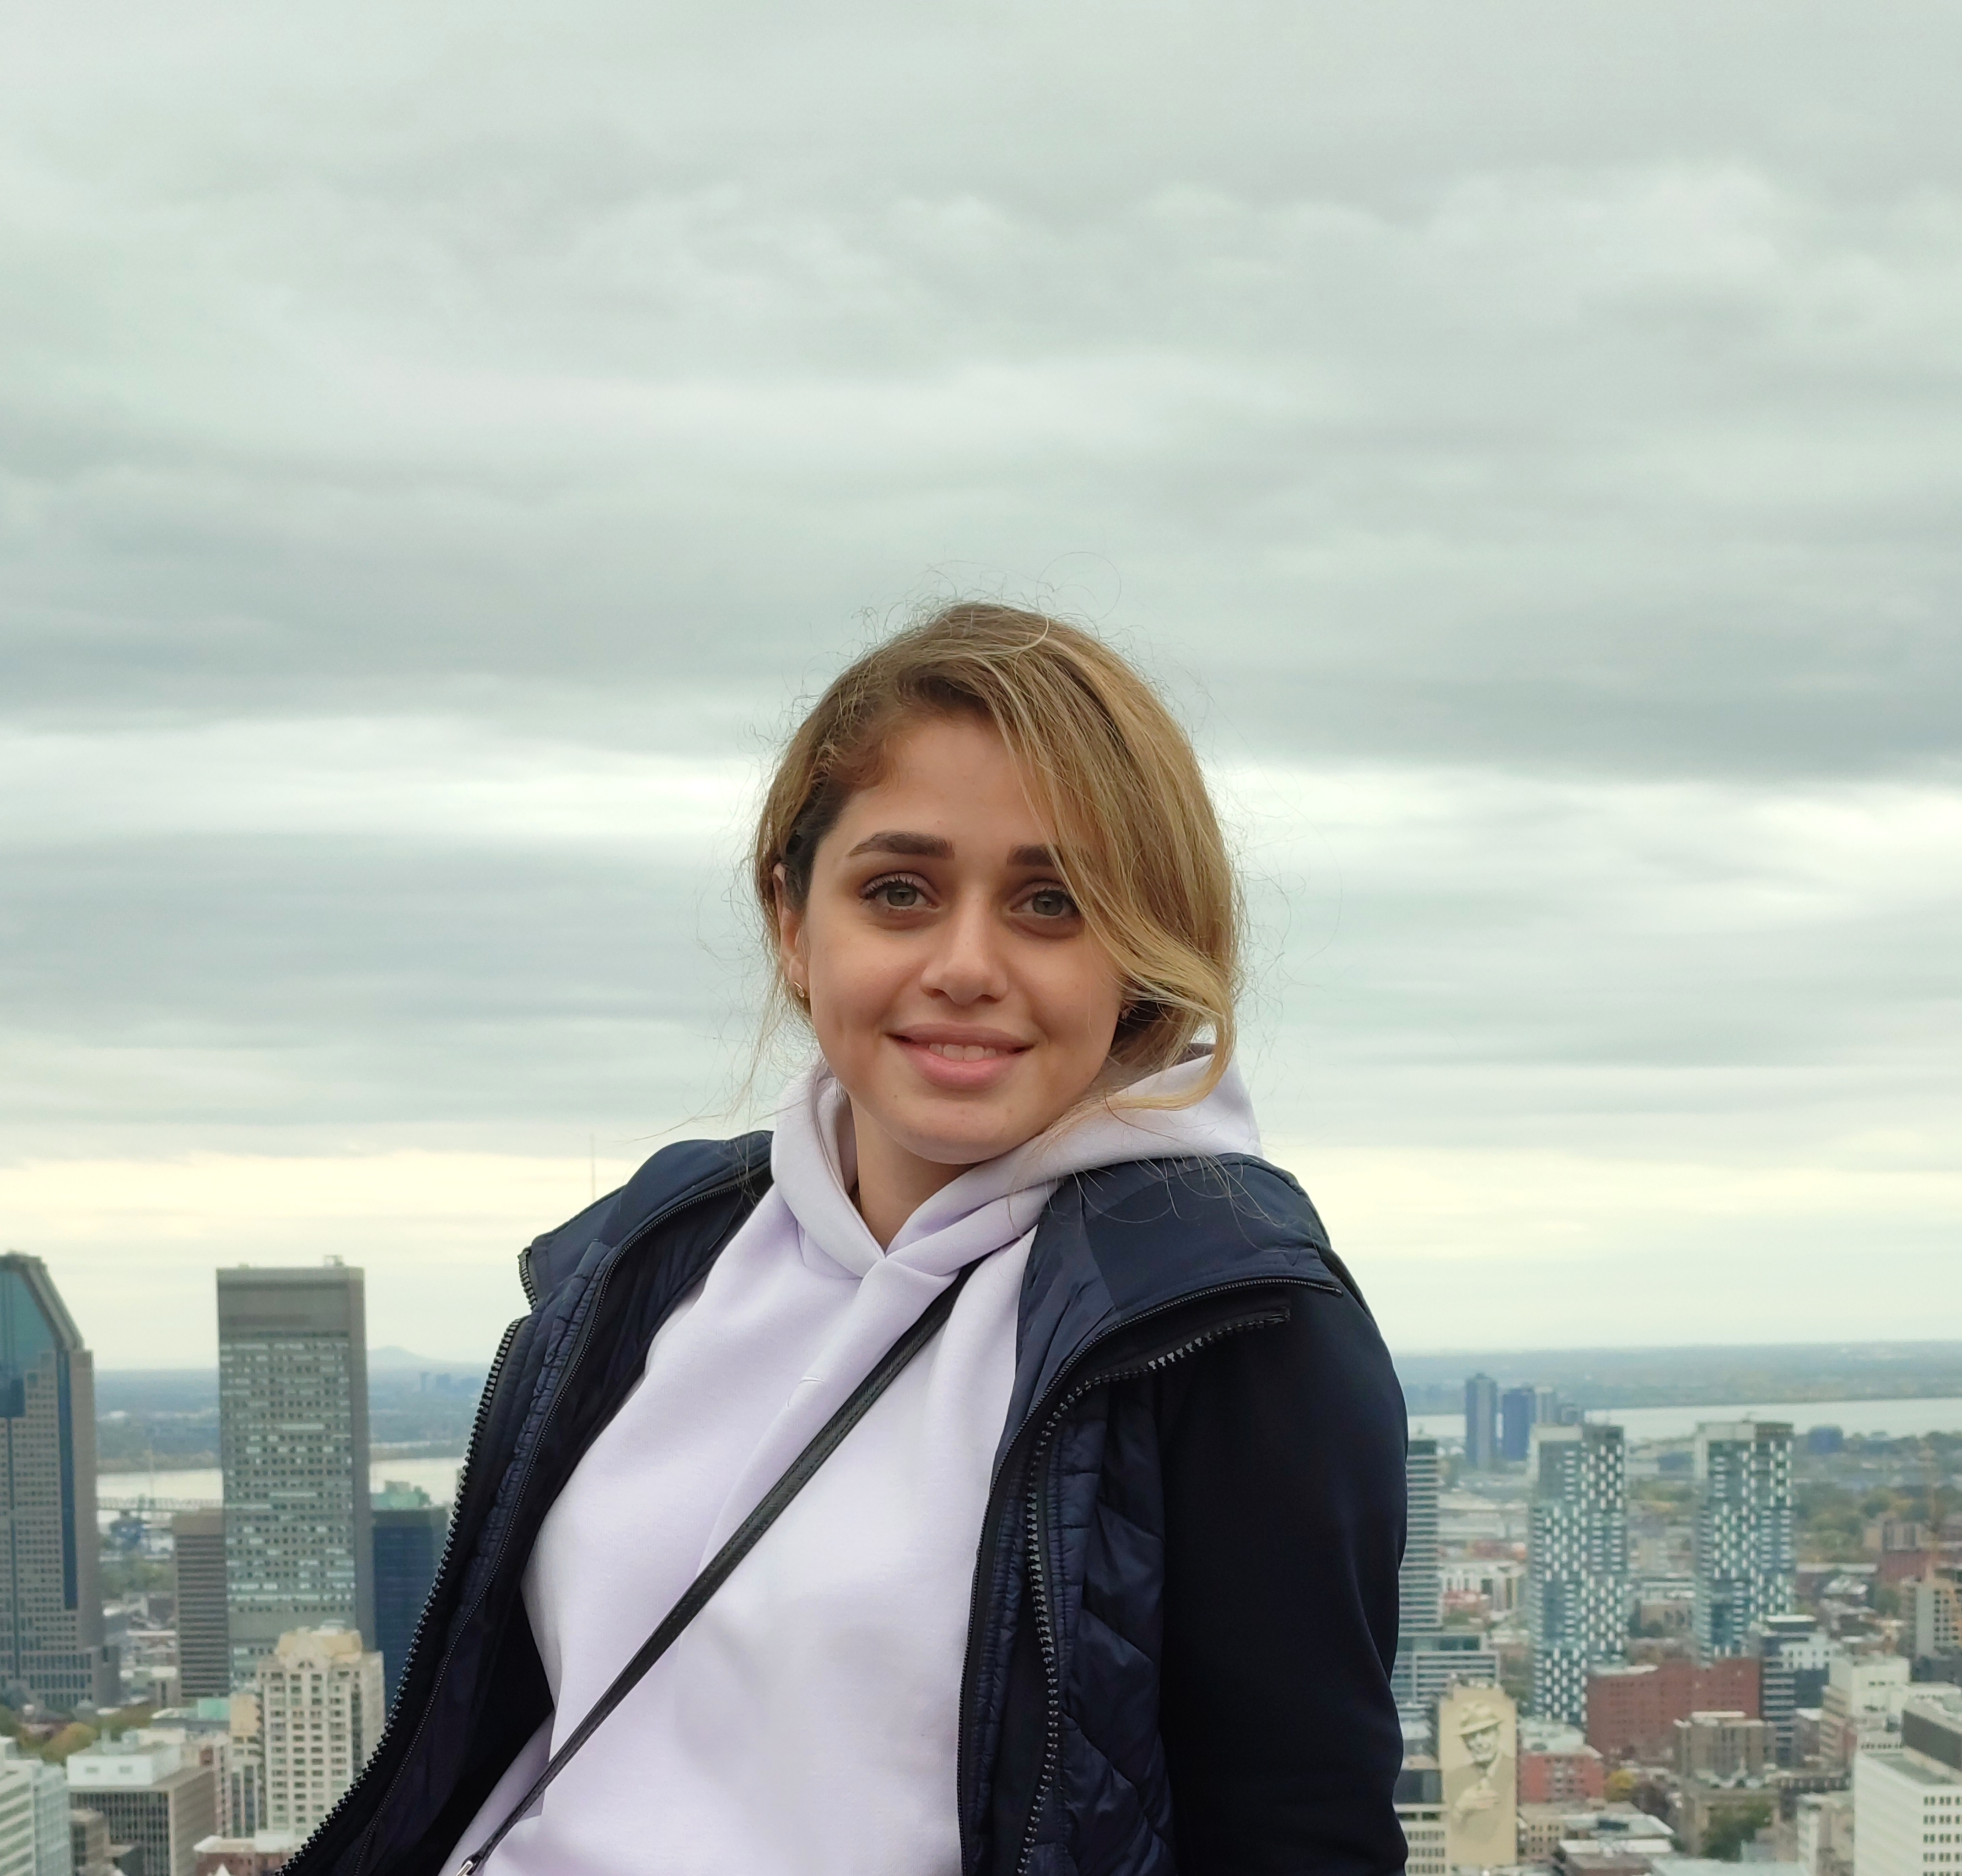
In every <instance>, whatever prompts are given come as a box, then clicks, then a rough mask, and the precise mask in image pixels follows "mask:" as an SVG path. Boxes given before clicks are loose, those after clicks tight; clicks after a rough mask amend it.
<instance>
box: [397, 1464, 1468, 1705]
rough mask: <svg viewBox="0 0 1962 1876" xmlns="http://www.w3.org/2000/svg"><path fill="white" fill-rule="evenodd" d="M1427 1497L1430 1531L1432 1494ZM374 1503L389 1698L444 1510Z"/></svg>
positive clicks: (401, 1498) (421, 1499)
mask: <svg viewBox="0 0 1962 1876" xmlns="http://www.w3.org/2000/svg"><path fill="white" fill-rule="evenodd" d="M1432 1503H1433V1511H1432V1529H1433V1533H1434V1532H1435V1530H1436V1508H1435V1507H1436V1500H1435V1498H1433V1501H1432ZM374 1506H375V1647H376V1648H379V1649H380V1651H381V1653H382V1674H383V1677H384V1678H385V1680H386V1683H387V1686H388V1699H389V1700H390V1701H391V1702H393V1701H394V1699H395V1689H396V1688H397V1687H398V1686H400V1685H401V1678H402V1664H403V1663H404V1661H407V1659H408V1654H409V1644H410V1643H411V1641H414V1639H415V1633H416V1624H417V1622H419V1621H420V1619H421V1618H422V1613H423V1603H426V1602H427V1601H428V1600H429V1593H430V1585H431V1584H433V1583H434V1582H435V1581H436V1565H438V1564H439V1563H440V1562H442V1561H443V1539H444V1538H445V1536H446V1535H447V1534H448V1533H449V1507H447V1506H446V1505H440V1504H431V1503H430V1495H429V1494H428V1493H427V1492H424V1491H423V1490H421V1489H420V1488H419V1487H417V1486H414V1485H398V1484H397V1483H396V1482H395V1480H394V1479H390V1480H389V1481H388V1483H387V1484H386V1485H385V1486H384V1487H383V1488H382V1490H381V1491H379V1492H376V1493H375V1498H374ZM1434 1541H1435V1539H1434V1538H1433V1542H1434Z"/></svg>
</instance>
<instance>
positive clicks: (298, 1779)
mask: <svg viewBox="0 0 1962 1876" xmlns="http://www.w3.org/2000/svg"><path fill="white" fill-rule="evenodd" d="M257 1685H258V1694H259V1710H260V1724H261V1727H262V1728H263V1732H262V1741H263V1744H262V1750H263V1752H264V1761H263V1763H264V1767H265V1804H266V1817H267V1825H268V1826H269V1827H270V1828H271V1829H273V1830H296V1831H298V1832H299V1833H301V1835H302V1836H305V1834H306V1833H307V1832H308V1831H310V1830H312V1829H313V1827H314V1826H315V1825H316V1824H317V1823H319V1822H320V1820H321V1819H322V1818H323V1817H325V1816H326V1815H327V1814H328V1812H329V1811H331V1810H332V1809H333V1808H334V1804H335V1802H336V1801H337V1800H338V1799H339V1798H340V1795H341V1794H342V1793H343V1792H344V1791H346V1790H347V1788H348V1787H349V1786H350V1785H352V1784H353V1782H354V1776H355V1774H356V1772H359V1770H360V1769H361V1768H362V1767H363V1766H365V1765H366V1763H368V1756H369V1753H372V1752H373V1750H375V1742H376V1741H377V1740H379V1738H380V1737H381V1736H382V1721H383V1719H384V1718H385V1717H386V1715H387V1710H388V1709H387V1699H386V1696H385V1695H384V1694H383V1693H382V1657H381V1656H380V1655H379V1654H376V1653H375V1651H374V1650H373V1649H372V1648H369V1649H364V1648H363V1647H362V1645H361V1638H360V1637H359V1635H353V1634H350V1632H347V1630H345V1629H331V1628H329V1629H296V1630H294V1631H292V1632H291V1633H290V1634H287V1635H282V1636H280V1641H279V1645H278V1646H277V1648H275V1649H274V1650H273V1651H272V1652H271V1653H270V1654H266V1655H264V1656H262V1657H260V1661H259V1665H258V1668H257Z"/></svg>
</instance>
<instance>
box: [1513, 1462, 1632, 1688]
mask: <svg viewBox="0 0 1962 1876" xmlns="http://www.w3.org/2000/svg"><path fill="white" fill-rule="evenodd" d="M1532 1444H1533V1455H1534V1465H1535V1478H1534V1488H1533V1501H1532V1508H1531V1510H1530V1511H1529V1514H1528V1522H1527V1526H1526V1629H1527V1634H1528V1636H1529V1639H1530V1641H1531V1643H1532V1710H1533V1714H1534V1716H1535V1718H1539V1719H1543V1720H1560V1721H1564V1722H1565V1723H1566V1724H1568V1725H1570V1726H1579V1725H1581V1724H1583V1723H1584V1722H1585V1721H1586V1719H1587V1672H1588V1670H1589V1669H1590V1668H1591V1667H1594V1666H1595V1665H1596V1664H1598V1663H1600V1662H1603V1661H1620V1660H1621V1659H1622V1655H1623V1654H1624V1652H1625V1650H1626V1648H1627V1646H1628V1484H1627V1479H1628V1467H1627V1459H1626V1452H1625V1443H1624V1441H1623V1440H1622V1429H1621V1428H1619V1427H1615V1426H1603V1425H1580V1426H1571V1427H1544V1426H1543V1427H1535V1428H1534V1429H1533V1438H1532Z"/></svg>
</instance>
